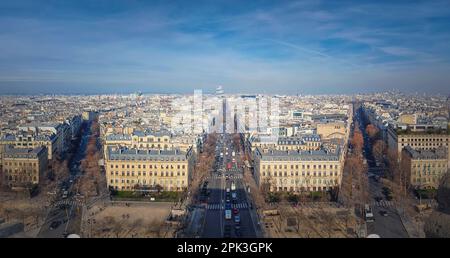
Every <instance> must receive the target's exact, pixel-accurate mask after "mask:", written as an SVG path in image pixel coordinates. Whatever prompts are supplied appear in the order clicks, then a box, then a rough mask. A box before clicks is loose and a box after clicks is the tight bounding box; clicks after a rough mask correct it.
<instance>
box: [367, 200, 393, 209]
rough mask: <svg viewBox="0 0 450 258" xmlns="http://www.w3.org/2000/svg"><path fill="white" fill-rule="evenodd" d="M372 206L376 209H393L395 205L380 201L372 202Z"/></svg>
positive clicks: (391, 202)
mask: <svg viewBox="0 0 450 258" xmlns="http://www.w3.org/2000/svg"><path fill="white" fill-rule="evenodd" d="M372 206H377V207H382V208H391V207H394V206H395V204H394V202H393V201H385V200H381V201H379V202H373V203H372Z"/></svg>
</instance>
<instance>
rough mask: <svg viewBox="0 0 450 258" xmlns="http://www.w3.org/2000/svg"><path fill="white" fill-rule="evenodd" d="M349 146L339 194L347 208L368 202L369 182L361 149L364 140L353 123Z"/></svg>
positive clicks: (356, 123) (356, 124)
mask: <svg viewBox="0 0 450 258" xmlns="http://www.w3.org/2000/svg"><path fill="white" fill-rule="evenodd" d="M350 142H351V144H352V146H353V152H352V153H348V154H347V157H346V158H345V164H344V171H343V177H342V184H341V189H340V192H339V194H340V195H341V199H342V200H343V201H344V202H345V203H346V204H347V205H349V206H355V205H362V204H364V203H366V202H367V201H368V200H369V181H368V177H367V166H366V165H365V164H364V162H363V155H362V149H363V147H364V138H363V136H362V132H361V130H360V129H359V126H358V122H355V130H354V132H353V135H352V139H351V141H350Z"/></svg>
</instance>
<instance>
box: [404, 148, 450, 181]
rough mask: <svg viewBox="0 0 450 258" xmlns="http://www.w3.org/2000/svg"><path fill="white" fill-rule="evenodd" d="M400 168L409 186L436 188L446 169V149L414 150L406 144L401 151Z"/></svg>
mask: <svg viewBox="0 0 450 258" xmlns="http://www.w3.org/2000/svg"><path fill="white" fill-rule="evenodd" d="M402 155H403V157H402V168H403V169H406V177H407V180H408V182H409V183H410V186H411V187H413V188H416V189H426V188H437V187H438V186H439V182H440V180H441V178H442V176H443V175H444V173H446V172H447V171H448V163H447V158H448V149H447V148H445V147H443V146H441V147H439V148H436V149H432V150H415V149H413V148H412V147H411V146H406V147H405V148H404V149H403V151H402Z"/></svg>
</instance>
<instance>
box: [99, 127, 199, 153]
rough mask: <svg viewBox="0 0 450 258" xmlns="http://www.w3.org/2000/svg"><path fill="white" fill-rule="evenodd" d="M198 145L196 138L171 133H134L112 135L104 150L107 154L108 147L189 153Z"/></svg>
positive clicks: (106, 141) (105, 143)
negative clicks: (177, 150)
mask: <svg viewBox="0 0 450 258" xmlns="http://www.w3.org/2000/svg"><path fill="white" fill-rule="evenodd" d="M195 144H196V138H194V137H183V136H176V137H172V135H171V134H170V133H169V132H166V131H163V132H151V131H145V132H143V131H134V132H133V133H132V134H110V135H107V136H106V137H105V141H104V150H105V152H104V153H105V155H106V154H107V149H108V147H127V148H135V149H142V150H143V149H150V150H173V149H179V150H181V151H186V152H187V151H188V150H189V149H191V147H193V146H194V145H195Z"/></svg>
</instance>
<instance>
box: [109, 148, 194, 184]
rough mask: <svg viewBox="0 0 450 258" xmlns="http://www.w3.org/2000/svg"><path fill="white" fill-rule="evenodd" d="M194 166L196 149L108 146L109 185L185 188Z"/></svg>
mask: <svg viewBox="0 0 450 258" xmlns="http://www.w3.org/2000/svg"><path fill="white" fill-rule="evenodd" d="M193 168H194V158H193V150H192V148H191V149H189V151H188V152H183V151H179V150H140V149H127V148H123V147H122V148H114V147H108V156H107V158H106V159H105V169H106V179H107V185H108V187H111V188H113V189H116V190H121V191H131V190H135V189H142V188H154V187H156V186H157V185H159V186H161V187H162V189H164V190H165V191H182V190H183V189H186V188H187V187H188V185H189V181H190V179H191V177H192V170H193Z"/></svg>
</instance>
